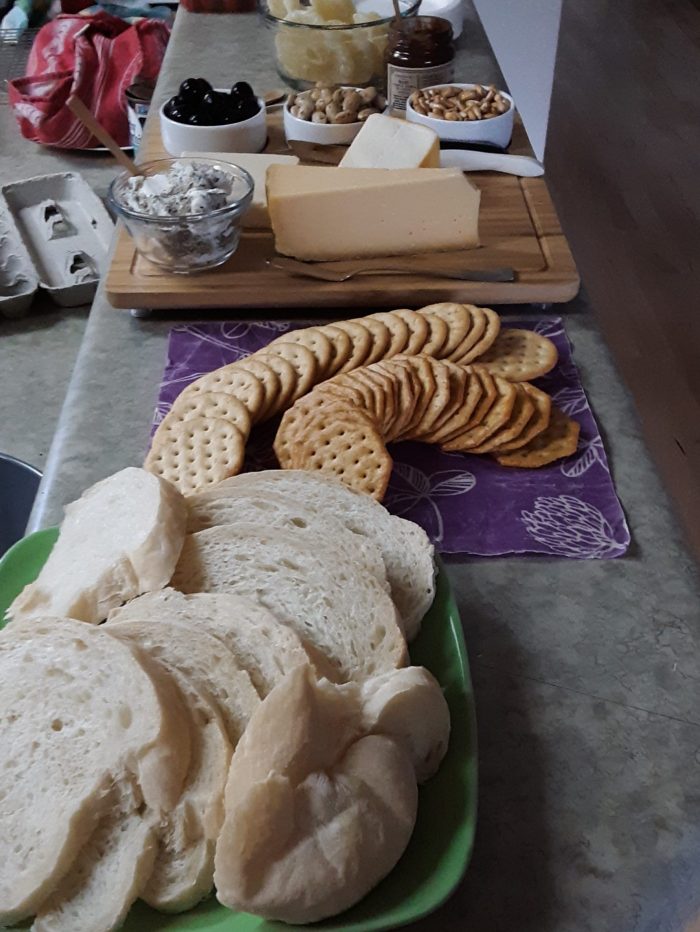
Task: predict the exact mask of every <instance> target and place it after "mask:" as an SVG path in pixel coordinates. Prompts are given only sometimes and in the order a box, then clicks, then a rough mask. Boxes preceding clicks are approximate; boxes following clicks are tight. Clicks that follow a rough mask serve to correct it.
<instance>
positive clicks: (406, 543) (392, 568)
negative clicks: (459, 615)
mask: <svg viewBox="0 0 700 932" xmlns="http://www.w3.org/2000/svg"><path fill="white" fill-rule="evenodd" d="M268 493H274V494H275V495H278V496H279V495H281V496H283V497H284V498H286V499H287V500H288V501H289V502H300V503H303V505H304V506H305V507H306V508H309V509H312V510H313V511H314V512H315V513H316V514H318V515H322V516H332V517H333V518H335V519H336V520H338V521H340V522H341V523H342V524H344V525H345V527H346V528H348V530H350V531H354V532H355V533H356V534H361V535H363V536H364V537H366V538H368V539H370V540H372V541H374V543H375V544H376V545H377V546H378V547H379V548H380V550H381V553H382V557H383V558H384V565H385V567H386V574H387V578H388V580H389V584H390V586H391V592H392V596H393V598H394V602H395V603H396V607H397V609H398V612H399V616H400V617H401V620H402V622H403V626H404V631H405V633H406V637H407V638H408V640H409V641H411V640H413V638H414V637H415V636H416V634H417V633H418V631H419V629H420V623H421V621H422V619H423V616H424V615H425V613H426V612H427V611H428V609H429V608H430V606H431V605H432V602H433V598H434V597H435V565H434V550H433V546H432V544H431V543H430V541H429V539H428V536H427V535H426V533H425V532H424V531H423V529H422V528H420V527H418V525H417V524H414V523H413V522H412V521H406V520H404V519H403V518H398V517H396V516H394V515H391V514H389V512H388V511H387V510H386V508H384V507H383V505H380V504H379V502H377V501H375V500H374V499H373V498H371V496H369V495H363V494H362V493H361V492H356V491H354V490H353V489H350V488H348V486H346V485H344V484H343V483H342V482H338V481H336V480H335V479H329V478H327V477H322V476H320V475H318V474H317V473H315V472H308V471H304V470H294V469H269V470H263V471H260V472H249V473H241V475H238V476H233V477H232V478H230V479H225V480H224V481H223V482H220V483H219V484H218V485H216V486H214V487H213V488H211V489H208V490H207V491H205V492H200V493H198V494H197V495H193V496H191V498H190V499H188V510H189V518H188V531H190V532H193V531H199V530H204V529H206V528H208V527H214V526H215V525H218V524H236V523H237V521H238V520H239V519H238V507H239V501H240V500H241V499H242V498H246V497H250V496H255V497H256V498H257V499H260V498H263V499H264V497H265V496H266V495H268Z"/></svg>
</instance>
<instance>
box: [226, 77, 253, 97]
mask: <svg viewBox="0 0 700 932" xmlns="http://www.w3.org/2000/svg"><path fill="white" fill-rule="evenodd" d="M231 97H238V98H240V99H241V100H247V99H249V98H251V97H252V98H253V99H255V92H254V91H253V88H252V87H251V86H250V84H248V82H247V81H236V83H235V84H234V85H233V87H232V88H231Z"/></svg>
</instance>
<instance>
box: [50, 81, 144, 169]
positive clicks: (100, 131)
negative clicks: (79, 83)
mask: <svg viewBox="0 0 700 932" xmlns="http://www.w3.org/2000/svg"><path fill="white" fill-rule="evenodd" d="M68 109H69V110H70V111H71V112H72V113H74V114H75V116H77V118H78V119H79V120H80V122H81V123H82V124H83V126H86V127H87V128H88V129H89V130H90V132H91V133H92V135H93V136H95V138H97V139H99V140H100V142H101V143H102V145H103V146H104V147H105V148H106V149H109V151H110V152H111V153H112V155H113V156H114V158H115V159H116V160H117V161H118V162H119V164H120V165H121V166H122V168H125V169H126V170H127V171H128V172H129V174H131V175H142V174H143V172H142V171H141V170H140V169H139V168H138V167H137V166H136V163H135V162H134V160H133V159H130V158H129V156H128V155H127V154H126V152H122V150H121V149H120V148H119V146H118V145H117V142H116V140H115V139H113V138H112V136H110V134H109V133H108V132H107V130H106V129H105V128H104V126H102V125H101V124H100V123H98V122H97V120H96V119H95V117H94V116H93V115H92V113H90V111H89V110H88V108H87V107H86V106H85V104H84V103H83V102H82V100H81V99H80V98H79V97H76V96H75V95H73V97H71V98H70V99H69V100H68Z"/></svg>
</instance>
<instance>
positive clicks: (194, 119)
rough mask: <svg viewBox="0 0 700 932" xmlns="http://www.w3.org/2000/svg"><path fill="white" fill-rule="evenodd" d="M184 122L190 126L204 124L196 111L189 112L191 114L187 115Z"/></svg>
mask: <svg viewBox="0 0 700 932" xmlns="http://www.w3.org/2000/svg"><path fill="white" fill-rule="evenodd" d="M185 122H186V123H189V125H190V126H204V125H205V124H204V123H203V122H202V118H201V117H200V115H199V114H198V113H191V114H190V115H189V116H188V117H187V119H186V120H185Z"/></svg>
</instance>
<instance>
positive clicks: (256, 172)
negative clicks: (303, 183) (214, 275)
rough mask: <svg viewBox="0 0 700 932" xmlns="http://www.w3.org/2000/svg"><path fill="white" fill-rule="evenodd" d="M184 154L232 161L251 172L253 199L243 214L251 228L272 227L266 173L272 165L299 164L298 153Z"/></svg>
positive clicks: (244, 222)
mask: <svg viewBox="0 0 700 932" xmlns="http://www.w3.org/2000/svg"><path fill="white" fill-rule="evenodd" d="M182 154H183V155H188V156H192V157H193V158H196V157H197V156H199V158H202V159H214V160H216V161H221V162H232V163H233V164H234V165H238V166H239V167H240V168H244V169H245V170H246V171H247V172H249V173H250V175H251V177H252V179H253V183H254V185H255V187H254V189H253V200H252V201H251V204H250V207H249V208H248V210H247V211H246V212H245V214H243V220H242V226H243V227H244V228H245V229H249V230H251V229H252V230H258V229H263V230H265V229H267V230H269V229H270V215H269V214H268V212H267V196H266V193H265V192H266V175H267V170H268V168H269V167H270V165H298V164H299V159H298V158H297V157H296V155H267V154H258V153H256V152H183V153H182Z"/></svg>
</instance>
